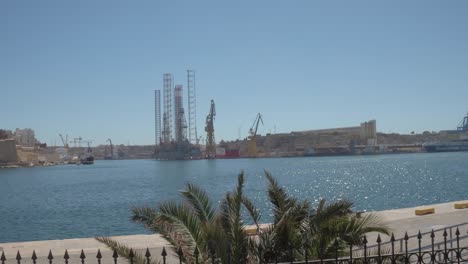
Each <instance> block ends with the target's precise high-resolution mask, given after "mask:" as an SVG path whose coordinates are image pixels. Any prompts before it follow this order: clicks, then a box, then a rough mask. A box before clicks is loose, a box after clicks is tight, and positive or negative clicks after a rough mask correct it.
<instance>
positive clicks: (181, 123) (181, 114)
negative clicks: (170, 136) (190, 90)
mask: <svg viewBox="0 0 468 264" xmlns="http://www.w3.org/2000/svg"><path fill="white" fill-rule="evenodd" d="M174 113H175V120H174V121H175V123H174V127H175V141H176V142H179V143H180V142H184V141H185V140H187V121H186V120H185V111H184V103H183V87H182V85H176V86H175V88H174Z"/></svg>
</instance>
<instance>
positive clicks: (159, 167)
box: [0, 152, 468, 242]
mask: <svg viewBox="0 0 468 264" xmlns="http://www.w3.org/2000/svg"><path fill="white" fill-rule="evenodd" d="M264 169H265V170H268V171H270V172H271V173H272V174H273V176H275V177H276V178H277V179H278V180H279V182H280V184H281V185H283V186H284V188H286V189H287V191H288V192H289V194H291V195H293V196H296V197H298V198H307V199H309V200H310V201H312V202H316V201H318V200H319V199H321V198H325V199H328V200H336V199H344V198H346V199H349V200H351V201H353V202H354V204H355V209H356V210H359V211H363V210H366V211H374V210H385V209H394V208H404V207H412V206H418V205H424V204H434V203H442V202H449V201H455V200H464V199H468V152H458V153H427V154H426V153H424V154H398V155H396V154H395V155H375V156H346V157H320V158H317V157H307V158H306V157H304V158H272V159H232V160H196V161H155V160H106V161H100V160H99V161H96V162H95V164H94V165H91V166H84V165H81V166H77V165H64V166H54V167H33V168H15V169H1V170H0V242H15V241H30V240H48V239H63V238H78V237H94V236H110V235H129V234H143V233H147V231H146V230H145V229H144V228H143V227H142V226H141V225H138V224H135V223H133V222H131V220H130V215H131V214H130V209H131V208H132V207H135V206H151V207H156V206H157V205H158V203H160V202H161V201H165V200H170V199H180V196H179V195H178V190H181V189H182V188H183V187H184V185H185V184H186V183H187V182H194V183H196V184H198V185H200V186H202V187H204V188H205V189H206V190H207V192H208V193H209V195H210V197H211V199H212V200H213V202H214V203H215V204H216V205H217V204H218V202H219V200H221V199H222V197H223V195H224V194H225V192H226V191H230V190H233V189H234V188H235V186H236V182H237V174H238V173H239V172H240V171H241V170H244V172H245V178H246V182H245V193H246V195H247V196H249V197H250V198H251V199H252V200H253V201H254V203H255V205H256V206H257V207H258V208H259V209H260V210H261V212H262V222H269V221H270V220H271V211H270V209H271V207H270V205H269V203H268V199H267V194H266V191H265V190H266V189H265V187H266V180H265V177H264V172H263V171H264Z"/></svg>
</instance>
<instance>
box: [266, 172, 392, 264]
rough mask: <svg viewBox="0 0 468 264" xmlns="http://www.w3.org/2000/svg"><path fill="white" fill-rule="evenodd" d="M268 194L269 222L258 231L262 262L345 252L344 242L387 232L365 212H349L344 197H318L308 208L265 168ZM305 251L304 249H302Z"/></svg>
mask: <svg viewBox="0 0 468 264" xmlns="http://www.w3.org/2000/svg"><path fill="white" fill-rule="evenodd" d="M265 175H266V178H267V180H268V196H269V199H270V202H271V204H272V206H273V213H274V217H273V224H272V225H271V227H270V228H269V229H267V230H264V232H263V233H261V234H259V238H260V242H259V243H258V244H257V246H258V247H259V250H257V252H264V254H260V255H257V257H259V258H262V259H263V260H264V261H265V262H268V261H273V260H276V261H289V260H290V259H292V258H293V259H296V260H297V259H304V257H305V256H304V254H305V253H306V252H307V255H308V257H310V258H317V259H319V258H328V257H333V256H335V254H336V252H337V251H338V252H339V254H340V255H343V254H345V253H344V249H345V245H360V244H361V243H362V241H361V238H362V236H363V235H364V234H365V233H368V232H380V233H384V234H388V233H389V231H388V228H387V227H386V226H385V225H384V224H383V223H382V222H381V221H380V220H379V219H378V218H377V217H376V216H375V215H372V214H369V215H367V216H365V217H363V218H358V217H357V216H356V215H355V214H353V213H352V206H353V204H352V203H351V202H350V201H347V200H339V201H336V202H331V203H327V202H326V201H325V200H321V201H320V202H319V204H318V205H317V207H316V208H311V205H310V203H309V202H308V201H307V200H304V201H299V200H297V199H296V198H294V197H291V196H289V195H288V194H287V193H286V191H285V190H284V189H283V188H282V187H281V186H280V185H279V184H278V182H277V181H276V179H275V178H273V176H272V175H271V174H270V173H269V172H267V171H265ZM305 251H306V252H305Z"/></svg>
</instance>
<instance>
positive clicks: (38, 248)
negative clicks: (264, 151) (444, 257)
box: [0, 200, 468, 259]
mask: <svg viewBox="0 0 468 264" xmlns="http://www.w3.org/2000/svg"><path fill="white" fill-rule="evenodd" d="M455 203H468V200H461V201H453V202H448V203H440V204H432V205H422V206H416V207H409V208H401V209H392V210H384V211H371V212H362V216H365V215H367V214H374V215H377V216H379V217H381V219H382V221H383V222H384V223H386V224H387V225H388V227H389V228H390V229H391V231H392V232H394V233H395V237H396V238H400V237H403V235H404V233H405V232H408V235H409V236H412V235H416V234H417V232H418V231H421V232H427V231H430V230H431V229H439V228H444V227H449V226H452V225H457V224H462V223H467V224H466V225H464V226H463V228H462V230H460V232H462V233H463V234H468V208H465V209H455V208H454V204H455ZM427 207H430V208H434V209H435V213H434V214H428V215H423V216H416V215H415V210H416V209H421V208H427ZM263 225H264V226H266V225H268V224H263ZM112 238H114V239H116V240H117V241H119V242H121V243H125V244H126V245H128V246H129V247H132V248H134V249H137V250H146V248H147V247H148V248H150V250H153V251H155V252H157V251H158V250H159V252H160V250H161V249H162V247H163V246H164V247H171V245H170V244H169V242H168V241H167V240H165V239H164V238H163V237H162V236H161V235H159V234H148V235H147V234H135V235H126V236H112ZM383 240H384V241H387V240H388V238H387V237H385V238H383ZM369 241H374V235H373V234H369ZM66 249H67V250H68V253H69V254H79V253H80V252H81V250H82V249H83V251H84V252H85V253H91V254H96V252H97V250H98V249H100V250H101V252H107V253H110V250H109V249H107V248H106V246H105V245H104V244H102V243H100V242H98V241H97V240H95V239H94V238H68V239H59V240H41V241H27V242H5V243H0V252H1V251H3V252H4V253H5V255H6V256H7V258H10V259H11V258H14V257H15V256H16V252H17V251H18V250H19V251H20V252H21V253H22V254H24V255H25V256H28V255H30V254H32V251H33V250H35V252H36V254H37V256H43V257H45V256H47V254H48V253H49V250H52V252H55V254H63V252H65V250H66Z"/></svg>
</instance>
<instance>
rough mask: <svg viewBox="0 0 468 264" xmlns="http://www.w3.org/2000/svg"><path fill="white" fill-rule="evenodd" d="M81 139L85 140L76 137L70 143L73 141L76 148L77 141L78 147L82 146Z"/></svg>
mask: <svg viewBox="0 0 468 264" xmlns="http://www.w3.org/2000/svg"><path fill="white" fill-rule="evenodd" d="M81 140H83V139H82V138H81V137H77V138H74V139H73V141H70V143H73V146H74V147H75V148H76V143H78V147H79V148H81Z"/></svg>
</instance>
